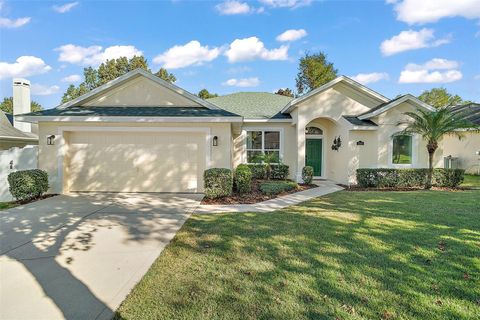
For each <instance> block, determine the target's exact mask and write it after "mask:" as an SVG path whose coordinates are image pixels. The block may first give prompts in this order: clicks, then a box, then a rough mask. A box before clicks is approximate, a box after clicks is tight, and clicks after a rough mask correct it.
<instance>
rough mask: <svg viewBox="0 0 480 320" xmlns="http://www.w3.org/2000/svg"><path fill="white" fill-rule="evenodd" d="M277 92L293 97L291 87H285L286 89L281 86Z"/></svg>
mask: <svg viewBox="0 0 480 320" xmlns="http://www.w3.org/2000/svg"><path fill="white" fill-rule="evenodd" d="M275 94H278V95H280V96H286V97H292V98H293V91H292V89H290V88H285V89H282V88H280V89H278V90H277V92H275Z"/></svg>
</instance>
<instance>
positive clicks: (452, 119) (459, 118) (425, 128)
mask: <svg viewBox="0 0 480 320" xmlns="http://www.w3.org/2000/svg"><path fill="white" fill-rule="evenodd" d="M405 115H407V116H408V117H409V118H410V119H411V121H407V122H402V123H403V124H406V125H407V127H406V128H405V129H404V130H403V133H404V134H418V135H420V136H422V138H423V139H424V140H425V141H426V142H427V152H428V169H429V170H428V178H427V183H426V185H425V189H430V188H431V187H432V174H433V156H434V154H435V151H436V150H437V148H438V142H439V141H440V140H441V139H442V138H443V137H444V136H445V135H456V136H457V137H458V138H459V139H461V138H462V137H463V134H462V131H461V129H479V127H478V126H477V125H476V124H474V123H472V122H470V121H467V120H465V117H466V114H465V113H460V112H458V113H453V112H452V111H451V109H450V108H448V107H441V108H439V109H437V110H435V111H423V110H418V113H415V112H406V113H405ZM402 123H401V124H402Z"/></svg>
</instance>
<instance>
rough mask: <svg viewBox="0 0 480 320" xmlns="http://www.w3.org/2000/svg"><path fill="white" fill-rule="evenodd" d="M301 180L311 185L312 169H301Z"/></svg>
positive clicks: (306, 167)
mask: <svg viewBox="0 0 480 320" xmlns="http://www.w3.org/2000/svg"><path fill="white" fill-rule="evenodd" d="M302 179H303V182H304V183H305V184H311V183H312V181H313V167H310V166H305V167H303V169H302Z"/></svg>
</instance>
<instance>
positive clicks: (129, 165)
mask: <svg viewBox="0 0 480 320" xmlns="http://www.w3.org/2000/svg"><path fill="white" fill-rule="evenodd" d="M66 138H67V141H68V148H67V156H66V159H65V173H64V177H65V179H66V180H65V187H66V189H67V190H70V191H114V192H201V191H202V189H203V188H202V186H203V180H202V176H203V171H204V170H205V165H206V148H205V134H204V133H198V132H185V133H183V132H182V133H179V132H161V133H159V132H69V133H67V134H66Z"/></svg>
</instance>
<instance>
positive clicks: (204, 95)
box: [197, 89, 218, 100]
mask: <svg viewBox="0 0 480 320" xmlns="http://www.w3.org/2000/svg"><path fill="white" fill-rule="evenodd" d="M197 96H199V97H200V98H202V99H204V100H206V99H210V98H215V97H218V94H216V93H210V92H209V91H208V90H207V89H202V90H200V91H199V92H198V94H197Z"/></svg>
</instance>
